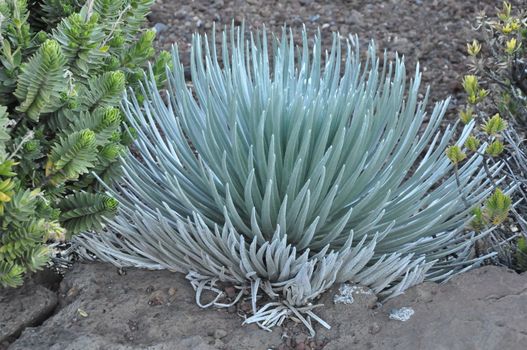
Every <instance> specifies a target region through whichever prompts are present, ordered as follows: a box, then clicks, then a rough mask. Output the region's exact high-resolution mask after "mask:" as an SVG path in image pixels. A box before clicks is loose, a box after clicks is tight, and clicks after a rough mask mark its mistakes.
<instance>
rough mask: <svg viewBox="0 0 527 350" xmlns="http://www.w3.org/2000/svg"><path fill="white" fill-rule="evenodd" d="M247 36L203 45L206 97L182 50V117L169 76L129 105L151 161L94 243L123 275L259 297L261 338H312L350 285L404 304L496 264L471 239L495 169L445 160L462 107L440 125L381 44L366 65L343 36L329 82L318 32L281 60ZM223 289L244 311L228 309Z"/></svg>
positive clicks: (83, 239) (87, 239)
mask: <svg viewBox="0 0 527 350" xmlns="http://www.w3.org/2000/svg"><path fill="white" fill-rule="evenodd" d="M245 34H246V33H244V31H243V30H242V29H240V28H237V29H236V28H233V29H232V31H231V33H223V34H222V35H223V36H222V38H223V40H222V42H223V44H222V45H221V48H217V47H216V45H215V38H214V35H213V36H212V38H211V39H210V42H208V41H206V40H205V39H204V38H203V37H202V36H200V35H195V36H194V38H193V44H192V45H193V46H192V51H191V52H192V53H191V67H192V70H191V73H192V86H191V87H189V86H188V85H187V84H186V82H185V76H184V71H183V67H182V64H181V63H180V61H179V53H178V50H177V48H175V49H174V51H173V53H172V55H173V59H174V68H173V69H171V70H170V71H169V73H168V82H169V89H168V90H169V91H168V94H167V95H168V99H169V102H168V105H167V104H165V103H164V101H163V99H162V98H161V94H160V92H159V90H158V88H157V83H156V81H155V72H153V71H151V72H150V77H149V79H148V80H147V81H146V82H145V88H144V90H142V94H143V95H144V96H145V100H144V103H143V104H140V103H139V102H138V99H137V98H136V96H134V95H133V94H132V95H129V96H128V98H127V99H126V102H124V103H123V107H124V112H125V115H126V118H127V120H128V122H129V123H130V124H131V125H132V126H133V127H134V128H136V129H137V130H138V135H139V136H138V140H137V142H136V144H135V145H136V146H137V152H138V154H139V155H140V158H141V159H138V157H132V156H128V157H127V158H126V160H125V161H124V164H123V167H124V168H125V169H126V171H125V175H124V178H123V182H122V184H119V185H117V186H116V187H115V188H114V195H115V196H116V198H118V199H119V201H120V203H121V206H120V209H119V215H117V216H116V217H115V218H114V219H112V220H110V221H109V222H108V226H107V231H106V232H104V233H101V234H96V233H88V234H83V235H81V236H79V237H78V239H79V241H80V243H81V244H83V245H84V246H85V247H86V248H87V249H89V250H90V251H93V252H94V253H95V254H96V255H97V256H98V257H99V258H100V259H102V260H104V261H109V262H111V263H113V264H115V265H117V266H120V267H123V266H139V267H143V268H169V269H176V270H179V271H183V272H186V273H187V274H188V275H187V278H188V279H189V280H190V281H191V283H192V285H193V286H194V288H195V290H196V292H197V294H198V300H200V295H201V293H202V292H203V291H204V290H210V291H213V292H217V293H218V295H217V297H216V298H215V299H214V300H213V301H212V302H210V303H208V305H217V306H225V305H226V304H227V305H228V304H229V303H231V302H232V303H235V302H237V301H238V300H240V298H241V296H242V295H243V293H244V292H245V291H250V292H249V293H250V295H251V297H252V314H251V315H248V317H247V319H246V320H245V322H246V323H253V322H254V323H258V324H259V325H260V326H262V327H264V328H270V327H272V326H274V325H277V324H281V323H282V322H283V321H284V319H286V318H288V317H295V318H297V319H300V320H302V321H303V322H304V324H305V325H306V326H307V327H308V328H309V329H310V330H311V332H313V328H312V326H311V320H316V321H318V322H320V323H321V324H323V325H325V326H327V324H325V322H324V321H322V320H321V319H320V318H318V317H317V316H316V314H315V313H314V312H313V309H314V308H315V307H317V306H318V305H315V304H316V299H317V298H318V297H319V296H320V294H321V293H322V292H324V291H325V290H327V289H328V288H330V287H331V286H332V285H333V284H334V283H338V282H343V281H353V282H356V283H360V284H362V285H366V286H369V287H370V288H372V289H373V291H374V292H376V293H379V294H380V295H381V296H383V297H385V298H389V297H392V296H395V295H398V294H400V293H402V292H403V291H404V290H405V289H406V288H408V287H410V286H412V285H414V284H416V283H419V282H421V281H422V280H423V279H427V280H432V281H442V280H445V279H447V278H449V277H450V276H452V275H455V274H456V273H458V272H460V271H463V270H465V269H467V268H470V267H471V266H473V265H474V264H478V263H479V262H480V261H481V260H482V259H484V258H485V256H482V257H479V258H477V259H473V255H472V254H471V251H472V249H471V248H472V246H473V244H474V242H475V241H476V240H477V239H479V238H480V237H481V236H484V235H485V234H486V233H475V232H465V231H464V227H465V225H466V224H467V222H469V221H470V220H471V219H472V213H471V210H472V206H474V205H475V204H477V203H480V202H481V201H482V200H483V199H484V198H485V197H486V196H488V195H489V194H490V193H491V186H490V182H489V180H488V179H487V176H486V173H485V171H484V170H483V169H482V168H481V164H482V160H483V157H482V156H481V155H480V154H479V153H473V154H471V155H470V156H467V155H464V157H463V158H467V159H466V161H465V163H464V165H463V166H461V167H459V168H456V174H457V176H455V174H454V173H453V166H452V165H451V163H450V161H449V159H448V158H447V156H446V154H445V151H446V148H447V147H448V145H449V143H450V141H451V140H452V139H453V137H454V134H455V130H454V128H451V127H449V128H447V130H446V131H445V132H444V133H441V132H440V131H438V130H439V126H440V123H441V120H442V118H443V115H444V113H445V110H446V108H447V102H441V103H438V104H436V106H435V108H434V109H433V111H432V113H431V115H430V116H428V115H427V114H426V112H425V110H426V106H425V105H426V102H427V100H428V95H427V96H426V97H425V98H424V100H423V101H419V98H418V95H419V84H420V78H421V75H420V73H419V72H416V75H415V77H414V79H413V82H412V84H411V85H410V86H409V87H408V88H407V87H406V81H407V80H406V71H405V66H404V63H403V60H402V59H400V58H397V59H396V60H395V62H394V63H392V62H390V63H388V62H387V61H386V60H385V61H384V63H382V62H380V60H379V59H378V58H377V56H376V49H375V46H374V45H373V44H371V45H370V47H369V49H368V58H367V61H366V62H361V59H360V57H361V56H360V50H359V49H358V47H357V43H358V40H357V38H354V37H351V38H350V39H349V40H346V42H345V43H344V44H342V43H341V41H340V39H339V38H338V36H336V35H335V36H334V37H333V46H332V49H331V51H330V52H329V53H328V56H327V61H326V63H325V65H324V67H322V64H321V62H322V49H321V40H320V38H319V37H318V36H317V37H316V38H315V40H314V44H313V46H312V47H313V49H312V52H310V46H311V44H308V38H307V34H306V33H305V32H304V34H303V40H302V45H301V46H300V47H295V44H294V41H293V38H292V37H290V36H289V35H288V34H287V31H286V30H284V32H283V34H282V37H281V39H274V40H273V45H272V47H273V51H272V53H269V52H268V45H267V35H266V33H265V32H263V33H260V34H252V35H251V40H245ZM229 38H230V39H229ZM341 45H343V46H344V49H345V50H346V52H347V55H346V57H345V59H344V60H343V57H342V52H341V51H342V47H341ZM220 53H221V54H220ZM218 55H221V57H222V61H223V62H222V64H220V63H219V58H218ZM425 117H426V120H427V124H426V126H425V127H423V122H424V121H425ZM473 126H474V123H473V122H471V123H468V125H467V126H466V127H465V128H464V130H463V132H462V135H461V137H460V139H459V140H458V141H457V142H456V147H461V146H462V145H463V144H465V143H466V142H468V137H469V135H470V132H471V130H472V128H473ZM480 150H482V151H483V149H482V148H480ZM497 170H498V169H497V167H496V166H490V168H489V171H490V172H491V174H494V173H495V172H496V171H497ZM456 181H458V183H459V184H460V185H461V186H463V187H464V188H466V189H467V190H468V192H467V195H466V196H464V197H463V199H461V197H460V196H459V192H458V185H457V184H456ZM465 202H466V203H467V204H468V206H466V205H465ZM489 215H492V216H494V213H489ZM218 281H221V282H226V283H230V284H235V285H236V286H238V287H239V290H240V294H239V295H238V297H236V298H234V300H231V301H227V300H225V299H224V297H225V295H224V294H223V293H222V291H221V290H220V289H218V288H217V287H216V286H215V285H216V283H217V282H218ZM262 296H265V298H263V299H262V298H261V297H262Z"/></svg>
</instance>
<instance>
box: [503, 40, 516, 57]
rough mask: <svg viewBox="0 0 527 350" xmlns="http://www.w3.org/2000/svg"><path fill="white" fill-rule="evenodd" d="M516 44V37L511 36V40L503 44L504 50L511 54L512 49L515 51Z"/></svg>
mask: <svg viewBox="0 0 527 350" xmlns="http://www.w3.org/2000/svg"><path fill="white" fill-rule="evenodd" d="M516 44H517V41H516V38H512V39H511V40H509V41H507V43H506V45H505V52H506V53H508V54H509V55H512V54H513V53H514V51H516Z"/></svg>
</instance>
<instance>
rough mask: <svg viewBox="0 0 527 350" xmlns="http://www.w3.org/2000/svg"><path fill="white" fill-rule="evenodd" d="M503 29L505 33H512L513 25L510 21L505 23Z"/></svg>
mask: <svg viewBox="0 0 527 350" xmlns="http://www.w3.org/2000/svg"><path fill="white" fill-rule="evenodd" d="M501 31H502V33H503V34H510V33H512V26H511V24H510V23H507V24H505V25H504V26H502V27H501Z"/></svg>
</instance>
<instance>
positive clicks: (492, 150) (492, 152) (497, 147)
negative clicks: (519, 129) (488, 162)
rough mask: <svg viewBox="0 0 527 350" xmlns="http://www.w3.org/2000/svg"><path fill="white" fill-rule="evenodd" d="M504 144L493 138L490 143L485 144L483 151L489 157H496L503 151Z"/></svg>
mask: <svg viewBox="0 0 527 350" xmlns="http://www.w3.org/2000/svg"><path fill="white" fill-rule="evenodd" d="M504 150H505V146H504V145H503V142H501V141H500V140H494V141H493V142H492V143H491V144H490V145H488V146H487V149H486V150H485V152H487V154H488V155H489V156H491V157H497V156H499V155H500V154H502V153H503V151H504Z"/></svg>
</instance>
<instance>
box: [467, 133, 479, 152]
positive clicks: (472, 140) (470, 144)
mask: <svg viewBox="0 0 527 350" xmlns="http://www.w3.org/2000/svg"><path fill="white" fill-rule="evenodd" d="M480 143H481V142H480V141H479V139H478V138H477V137H476V136H474V135H470V136H469V137H468V138H467V141H465V147H466V148H468V149H469V150H471V151H472V152H476V151H477V150H478V148H479V145H480Z"/></svg>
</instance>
